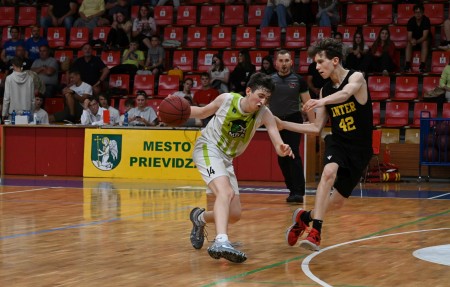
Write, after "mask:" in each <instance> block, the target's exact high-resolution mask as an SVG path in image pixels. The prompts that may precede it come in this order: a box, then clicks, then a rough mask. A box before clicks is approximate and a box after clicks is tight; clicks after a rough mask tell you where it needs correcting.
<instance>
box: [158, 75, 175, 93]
mask: <svg viewBox="0 0 450 287" xmlns="http://www.w3.org/2000/svg"><path fill="white" fill-rule="evenodd" d="M179 89H180V78H179V77H178V76H174V75H160V76H159V81H158V95H157V96H158V97H166V96H168V95H170V94H173V93H174V92H176V91H178V90H179Z"/></svg>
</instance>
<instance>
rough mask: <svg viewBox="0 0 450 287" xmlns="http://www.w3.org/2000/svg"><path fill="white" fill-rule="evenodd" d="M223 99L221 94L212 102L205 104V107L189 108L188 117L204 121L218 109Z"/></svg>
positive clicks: (223, 96) (223, 95)
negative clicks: (189, 113)
mask: <svg viewBox="0 0 450 287" xmlns="http://www.w3.org/2000/svg"><path fill="white" fill-rule="evenodd" d="M224 99H225V94H221V95H219V96H218V97H217V98H215V99H214V101H212V102H211V103H209V104H207V105H206V106H203V107H196V106H191V116H190V117H191V118H196V119H206V118H207V117H209V116H212V115H213V114H215V113H216V111H217V110H218V109H219V108H220V106H221V105H222V103H223V101H224Z"/></svg>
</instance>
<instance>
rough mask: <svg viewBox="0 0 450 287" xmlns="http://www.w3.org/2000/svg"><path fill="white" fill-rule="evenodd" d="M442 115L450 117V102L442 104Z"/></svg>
mask: <svg viewBox="0 0 450 287" xmlns="http://www.w3.org/2000/svg"><path fill="white" fill-rule="evenodd" d="M442 117H443V118H446V119H450V103H444V104H443V105H442Z"/></svg>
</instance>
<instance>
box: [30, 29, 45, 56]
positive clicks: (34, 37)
mask: <svg viewBox="0 0 450 287" xmlns="http://www.w3.org/2000/svg"><path fill="white" fill-rule="evenodd" d="M44 45H46V46H48V41H47V39H46V38H44V37H42V36H41V29H40V28H39V27H38V26H32V27H31V37H30V38H28V39H27V40H26V41H25V50H26V54H27V57H28V59H30V60H31V61H34V60H36V59H39V47H41V46H44Z"/></svg>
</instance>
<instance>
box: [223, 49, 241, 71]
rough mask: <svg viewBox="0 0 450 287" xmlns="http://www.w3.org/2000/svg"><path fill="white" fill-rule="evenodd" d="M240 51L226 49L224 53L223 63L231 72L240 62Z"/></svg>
mask: <svg viewBox="0 0 450 287" xmlns="http://www.w3.org/2000/svg"><path fill="white" fill-rule="evenodd" d="M238 57H239V51H235V50H224V51H223V55H222V60H223V64H224V65H225V67H227V68H228V70H229V71H230V73H231V72H232V71H233V70H234V67H236V65H237V64H238Z"/></svg>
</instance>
